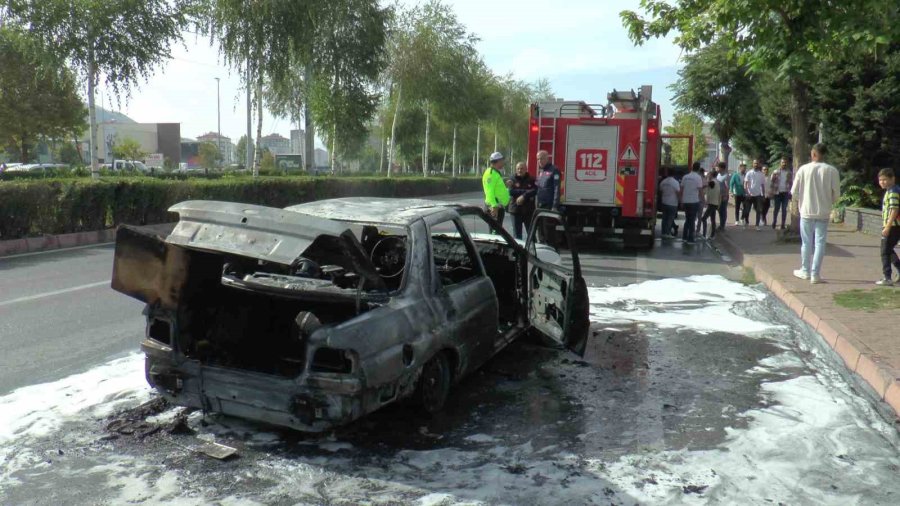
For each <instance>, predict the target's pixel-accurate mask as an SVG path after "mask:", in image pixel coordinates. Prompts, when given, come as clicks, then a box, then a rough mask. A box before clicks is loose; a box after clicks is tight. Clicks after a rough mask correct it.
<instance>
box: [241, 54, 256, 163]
mask: <svg viewBox="0 0 900 506" xmlns="http://www.w3.org/2000/svg"><path fill="white" fill-rule="evenodd" d="M246 82H247V143H246V144H245V145H244V164H245V165H244V168H245V169H247V170H253V98H252V88H251V87H250V83H252V82H253V71H252V70H251V69H250V59H249V58H248V59H247V80H246ZM256 140H257V141H259V139H256ZM254 175H255V173H254Z"/></svg>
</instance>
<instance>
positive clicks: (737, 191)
mask: <svg viewBox="0 0 900 506" xmlns="http://www.w3.org/2000/svg"><path fill="white" fill-rule="evenodd" d="M746 174H747V164H744V163H742V164H740V165H739V166H738V171H737V172H735V173H734V174H732V175H731V179H730V180H729V181H728V191H729V192H731V194H732V195H734V225H735V226H737V225H740V224H741V223H743V224H744V225H746V224H747V222H746V221H741V217H742V216H743V214H742V213H741V210H742V209H741V207H742V206H743V207H746V206H747V202H746V201H745V196H746V192H745V191H744V176H745V175H746Z"/></svg>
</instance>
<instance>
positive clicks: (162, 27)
mask: <svg viewBox="0 0 900 506" xmlns="http://www.w3.org/2000/svg"><path fill="white" fill-rule="evenodd" d="M8 5H9V13H10V15H11V16H12V17H13V18H14V19H15V20H17V21H18V22H20V23H22V24H23V25H24V26H28V28H29V31H30V33H32V34H33V35H34V36H35V37H36V38H38V39H39V40H40V42H41V44H42V45H43V46H44V47H45V48H46V49H47V51H48V53H49V54H51V55H53V57H54V58H53V60H55V61H50V62H47V63H48V65H51V66H53V65H59V64H61V63H62V62H67V63H68V64H69V65H70V66H71V67H72V68H73V69H74V70H75V71H76V72H77V73H78V74H79V75H80V76H81V77H82V78H84V79H85V81H86V82H87V99H88V110H89V116H90V130H91V146H92V148H91V172H92V174H93V176H94V177H98V176H99V172H98V170H99V166H98V158H97V157H98V150H99V141H98V139H97V127H96V125H97V115H96V107H95V104H94V90H95V88H96V87H97V85H98V84H99V83H100V80H101V79H103V80H104V82H105V84H106V85H107V87H108V88H110V89H111V90H112V91H113V93H115V94H117V95H122V94H125V95H127V94H128V93H129V92H130V91H131V89H132V88H133V87H135V86H136V85H137V84H138V83H139V82H140V81H141V80H145V79H146V78H148V77H149V76H150V75H151V74H152V72H153V70H154V68H155V67H156V66H157V65H158V64H160V63H161V62H163V61H165V60H166V59H168V58H169V56H170V48H171V44H172V43H173V42H176V41H179V40H181V29H182V28H183V27H184V26H185V25H186V24H187V22H188V21H189V20H190V19H191V16H192V15H193V14H194V13H195V12H196V11H195V0H141V1H134V0H8Z"/></svg>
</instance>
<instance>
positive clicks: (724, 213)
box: [716, 162, 731, 232]
mask: <svg viewBox="0 0 900 506" xmlns="http://www.w3.org/2000/svg"><path fill="white" fill-rule="evenodd" d="M716 168H718V170H719V175H718V176H716V181H718V182H719V191H720V193H721V196H722V203H721V204H720V206H719V232H724V231H725V219H726V218H728V200H729V197H730V193H729V192H728V179H729V178H730V177H731V175H730V174H728V165H727V164H726V163H725V162H719V163H718V165H717V166H716Z"/></svg>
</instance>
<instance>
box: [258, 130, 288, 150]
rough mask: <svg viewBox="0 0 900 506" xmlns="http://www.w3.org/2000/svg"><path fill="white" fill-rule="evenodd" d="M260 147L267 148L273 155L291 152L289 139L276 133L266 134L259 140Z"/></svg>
mask: <svg viewBox="0 0 900 506" xmlns="http://www.w3.org/2000/svg"><path fill="white" fill-rule="evenodd" d="M259 147H260V149H263V150H265V149H268V150H269V152H270V153H272V154H273V155H289V154H291V140H290V139H288V138H286V137H282V136H281V135H278V134H270V135H266V136H265V137H263V138H262V139H260V140H259Z"/></svg>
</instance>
